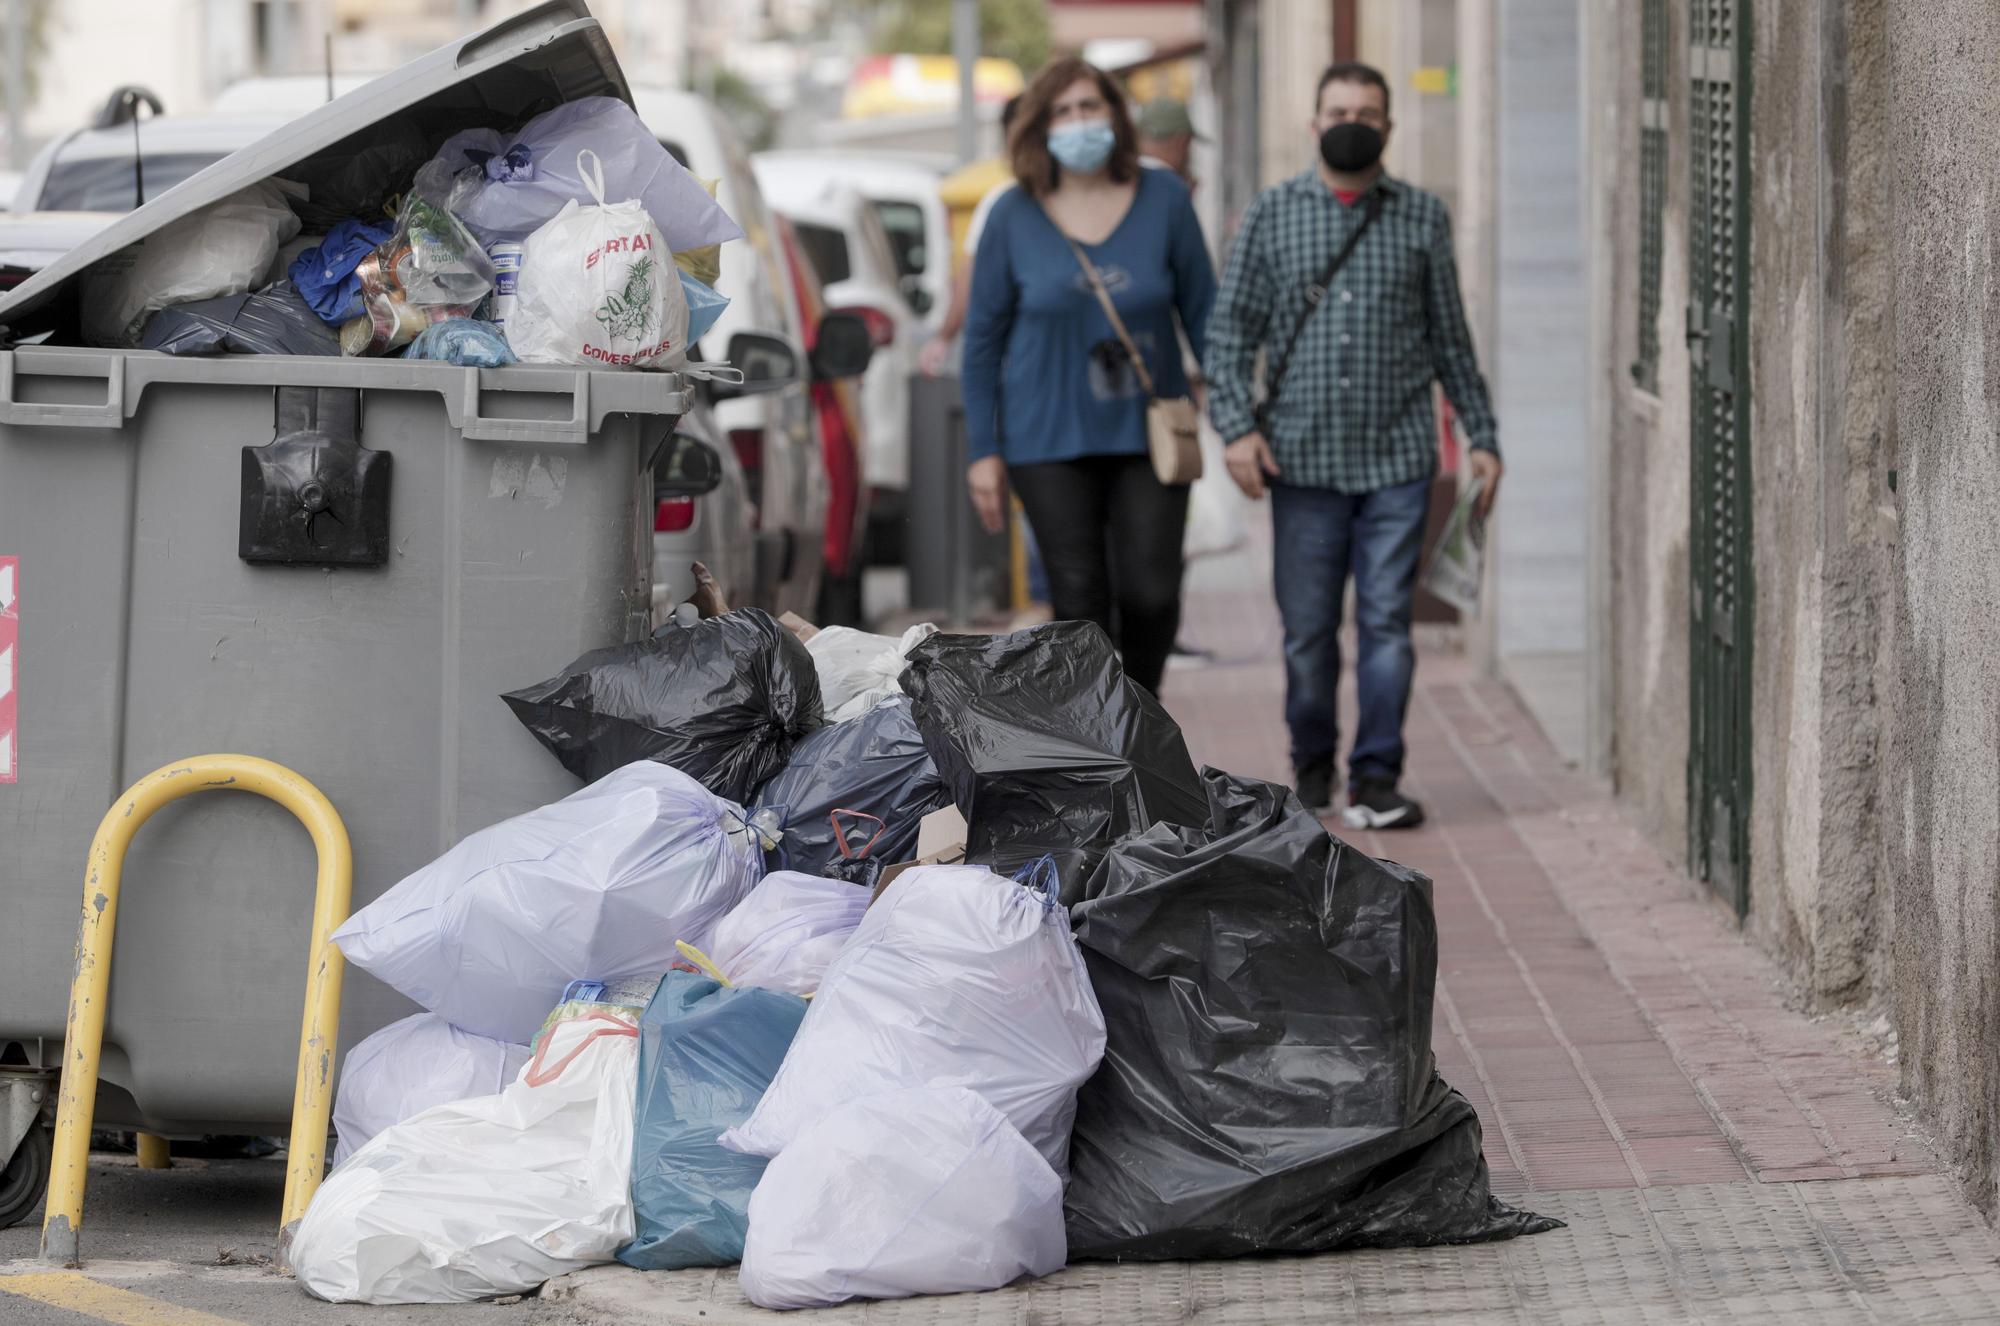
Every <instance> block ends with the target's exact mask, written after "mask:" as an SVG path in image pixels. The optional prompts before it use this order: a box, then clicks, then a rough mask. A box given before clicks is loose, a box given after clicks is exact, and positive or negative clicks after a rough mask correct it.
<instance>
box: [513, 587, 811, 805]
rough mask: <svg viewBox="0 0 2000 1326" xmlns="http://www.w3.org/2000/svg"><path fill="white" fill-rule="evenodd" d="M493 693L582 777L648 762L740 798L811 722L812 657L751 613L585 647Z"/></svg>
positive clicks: (590, 779) (781, 763) (776, 765)
mask: <svg viewBox="0 0 2000 1326" xmlns="http://www.w3.org/2000/svg"><path fill="white" fill-rule="evenodd" d="M500 698H501V699H503V700H505V701H506V702H507V704H508V706H509V707H510V708H512V709H513V711H514V716H515V717H516V718H518V719H520V720H521V722H522V723H523V724H525V725H526V727H527V729H528V731H530V732H532V733H534V734H535V736H536V737H537V738H539V739H540V741H541V743H542V744H543V745H544V746H547V747H548V748H549V750H550V751H552V752H553V753H554V754H555V757H556V758H557V759H558V760H561V761H562V764H563V767H564V768H565V769H568V770H569V771H570V772H571V773H573V774H575V775H576V776H577V777H579V778H581V779H583V780H584V781H585V782H587V783H594V782H596V781H597V780H598V779H600V778H602V777H604V775H606V774H608V773H610V772H611V771H612V770H613V769H618V768H622V767H623V766H625V765H627V764H630V763H632V762H633V761H634V760H658V761H659V762H660V763H662V764H670V765H672V766H673V767H674V768H676V769H678V770H680V771H681V772H682V773H684V774H686V775H687V776H688V777H690V778H693V779H696V780H698V781H700V782H701V783H702V784H704V785H705V786H706V787H707V788H708V790H709V791H711V792H713V793H715V794H716V795H717V796H721V797H727V798H728V799H729V800H731V801H735V802H739V803H740V802H743V801H746V800H748V799H749V798H750V796H751V795H752V794H753V793H754V792H755V791H756V789H757V788H758V787H759V786H761V785H762V784H763V783H764V782H765V780H767V779H769V778H770V777H771V776H772V775H773V774H776V773H777V772H778V771H779V770H781V769H783V768H784V767H785V761H786V760H787V759H788V758H790V756H791V753H792V747H793V746H794V745H796V744H797V743H798V741H799V739H800V738H801V737H803V736H805V735H806V733H808V732H810V731H812V730H813V729H814V728H817V727H819V726H820V723H821V713H820V698H819V674H818V673H817V672H815V671H814V670H813V662H812V655H810V654H808V653H806V647H805V646H804V645H802V644H800V643H799V641H798V637H796V636H794V635H793V634H792V633H791V632H790V631H787V630H786V629H785V628H784V627H782V626H780V625H778V623H777V622H775V621H773V620H772V619H771V615H770V614H769V613H767V612H764V611H763V610H762V609H759V608H743V609H739V610H738V611H736V612H730V613H725V614H723V615H722V616H720V617H711V618H709V619H707V620H706V621H699V622H696V623H695V624H694V625H692V626H689V627H686V628H683V629H677V630H673V631H666V632H663V633H661V634H660V635H658V636H655V637H654V638H653V639H650V640H641V641H639V642H638V643H637V644H630V645H613V646H611V647H610V648H609V649H598V650H594V651H592V652H591V653H588V654H585V655H584V656H583V657H582V658H579V659H577V660H576V661H575V662H574V663H571V664H570V665H569V666H568V667H566V668H564V669H563V670H562V671H561V672H559V673H557V674H556V675H555V676H553V677H551V678H549V679H548V680H547V681H545V682H541V683H540V684H538V685H534V686H529V687H527V688H525V689H523V690H518V691H510V692H509V693H507V694H506V695H503V696H501V697H500Z"/></svg>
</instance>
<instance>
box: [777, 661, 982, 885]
mask: <svg viewBox="0 0 2000 1326" xmlns="http://www.w3.org/2000/svg"><path fill="white" fill-rule="evenodd" d="M950 799H951V793H950V791H949V790H948V789H947V788H946V787H945V785H944V780H943V779H942V778H940V777H939V776H938V771H937V766H936V765H935V764H933V763H931V754H930V751H929V749H928V748H927V747H926V746H925V745H924V735H923V733H922V732H920V731H919V730H918V729H917V720H916V715H915V713H914V711H913V709H912V707H911V704H910V697H909V696H907V695H898V696H895V697H893V698H892V699H888V700H884V701H882V703H880V704H878V705H876V706H875V707H874V708H873V709H870V710H869V711H868V712H867V713H865V714H862V715H861V716H860V717H859V718H850V719H847V720H846V721H845V722H840V723H829V724H828V725H827V726H825V727H822V728H818V729H815V730H814V731H812V732H809V733H807V734H806V737H805V739H804V740H803V741H801V742H799V744H798V745H797V746H795V747H793V749H792V753H791V758H790V759H789V760H788V761H787V762H786V764H785V767H784V768H783V769H781V770H779V771H778V772H777V773H775V774H773V775H772V776H771V780H770V781H769V782H767V783H765V784H764V786H762V787H761V788H759V789H757V796H756V799H755V800H754V801H753V802H752V803H751V804H750V806H749V809H750V810H751V811H752V813H755V812H757V811H761V810H771V811H774V812H776V814H775V818H776V820H777V822H778V824H779V826H780V828H781V830H782V833H781V836H780V837H779V840H778V846H777V848H776V849H775V850H772V851H769V852H767V853H765V858H764V859H765V864H766V865H768V866H769V867H770V868H771V869H773V870H798V871H803V872H804V873H806V874H808V875H831V874H834V873H835V872H836V869H837V868H838V867H840V866H841V864H842V863H843V862H844V861H850V860H853V859H856V858H866V859H868V860H872V861H880V862H885V863H894V862H897V861H904V860H907V859H909V857H910V855H911V854H912V852H913V850H914V849H915V848H916V845H917V830H918V828H919V826H920V825H921V824H922V822H923V818H924V816H926V815H928V814H930V813H931V812H932V811H934V810H937V809H939V808H940V807H942V806H944V805H945V804H947V803H948V802H949V801H950ZM843 849H844V850H843ZM841 877H842V878H845V879H853V878H854V877H853V876H851V875H845V874H843V875H842V876H841ZM857 882H863V883H866V882H871V881H869V880H868V879H866V878H865V877H864V878H863V879H860V880H858V881H857Z"/></svg>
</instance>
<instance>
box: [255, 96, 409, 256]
mask: <svg viewBox="0 0 2000 1326" xmlns="http://www.w3.org/2000/svg"><path fill="white" fill-rule="evenodd" d="M430 159H431V143H430V140H429V139H428V138H426V137H425V136H424V133H423V131H422V130H421V129H419V128H418V127H417V126H416V125H415V124H413V123H411V122H410V121H408V120H386V121H383V122H382V123H380V124H377V125H375V126H373V127H371V128H370V129H369V130H368V132H367V133H366V134H362V135H357V136H356V137H355V138H350V139H348V140H347V141H346V142H345V143H343V144H341V145H340V146H338V147H335V148H332V149H330V150H328V151H325V152H322V153H320V154H319V155H317V156H315V157H314V158H312V160H310V161H307V162H302V163H300V164H299V165H297V166H294V167H292V169H291V170H289V171H288V172H286V178H288V179H295V180H297V181H298V182H299V183H300V184H303V185H305V186H306V196H305V197H304V198H297V199H294V200H293V201H292V211H293V212H295V213H296V214H297V215H298V218H299V224H300V225H301V226H302V227H303V228H304V231H305V233H306V234H308V235H324V234H325V233H326V232H327V231H329V230H331V229H332V228H333V227H334V226H335V225H337V224H338V223H340V222H341V221H345V220H348V219H351V218H359V219H360V220H363V221H379V220H381V219H382V217H383V216H385V215H386V214H387V211H388V204H389V201H390V200H391V199H392V198H394V197H395V196H396V195H397V194H399V193H402V192H404V191H405V190H407V189H408V188H409V187H410V180H411V178H412V177H413V176H414V175H415V174H416V173H417V168H418V167H419V166H421V165H423V164H424V163H425V162H426V161H429V160H430Z"/></svg>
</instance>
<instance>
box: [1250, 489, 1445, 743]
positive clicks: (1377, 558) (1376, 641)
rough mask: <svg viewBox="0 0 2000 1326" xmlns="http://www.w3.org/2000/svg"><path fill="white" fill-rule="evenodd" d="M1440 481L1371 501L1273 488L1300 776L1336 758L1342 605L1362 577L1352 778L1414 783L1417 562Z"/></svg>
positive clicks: (1357, 591) (1277, 572) (1288, 715)
mask: <svg viewBox="0 0 2000 1326" xmlns="http://www.w3.org/2000/svg"><path fill="white" fill-rule="evenodd" d="M1430 500H1431V481H1430V480H1429V479H1419V480H1417V481H1415V482H1413V483H1406V484H1398V485H1397V486H1396V487H1394V488H1382V489H1378V490H1377V491H1375V492H1372V493H1336V492H1334V491H1332V490H1331V489H1327V488H1287V487H1283V486H1278V487H1274V488H1273V489H1272V490H1271V519H1272V527H1273V534H1274V542H1275V547H1274V557H1273V563H1274V564H1273V579H1274V581H1275V582H1276V589H1277V596H1278V612H1279V615H1280V616H1282V617H1283V618H1284V622H1285V722H1286V724H1287V725H1288V726H1289V727H1290V728H1291V730H1292V766H1293V767H1294V768H1297V769H1303V768H1305V767H1306V766H1307V765H1310V764H1313V763H1317V762H1319V761H1323V760H1331V759H1333V757H1334V748H1335V746H1336V744H1337V743H1338V740H1339V735H1340V734H1339V718H1338V713H1337V711H1336V709H1335V707H1334V702H1335V697H1336V696H1337V695H1338V693H1339V690H1340V616H1341V600H1342V598H1343V596H1344V595H1345V594H1346V590H1347V576H1348V573H1349V571H1352V572H1353V574H1354V597H1355V615H1356V617H1357V621H1356V623H1355V625H1356V628H1357V635H1358V637H1359V645H1360V657H1359V658H1357V659H1356V660H1355V668H1354V671H1355V689H1356V692H1357V695H1358V698H1359V700H1360V712H1361V722H1360V725H1359V727H1358V728H1357V730H1356V731H1355V734H1354V747H1353V749H1352V750H1351V751H1349V752H1348V757H1347V776H1348V778H1349V780H1350V781H1359V780H1360V779H1363V778H1368V779H1382V780H1384V781H1386V782H1390V783H1394V782H1395V781H1396V780H1397V779H1399V778H1400V777H1402V773H1403V717H1404V715H1405V714H1406V713H1408V711H1409V708H1410V679H1411V678H1412V677H1413V676H1414V675H1415V673H1416V669H1417V655H1416V650H1415V648H1414V647H1413V646H1412V645H1411V644H1410V618H1411V615H1412V613H1413V612H1414V610H1415V607H1416V591H1417V559H1418V557H1419V556H1420V555H1421V554H1422V552H1423V545H1424V520H1425V517H1426V516H1427V515H1428V514H1429V512H1430Z"/></svg>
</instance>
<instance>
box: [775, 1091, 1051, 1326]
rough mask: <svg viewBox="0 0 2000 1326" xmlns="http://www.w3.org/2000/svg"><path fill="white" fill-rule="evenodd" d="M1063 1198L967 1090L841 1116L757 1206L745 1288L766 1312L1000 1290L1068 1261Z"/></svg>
mask: <svg viewBox="0 0 2000 1326" xmlns="http://www.w3.org/2000/svg"><path fill="white" fill-rule="evenodd" d="M1068 1252H1069V1248H1068V1243H1067V1240H1066V1239H1065V1237H1064V1235H1063V1187H1062V1180H1061V1179H1058V1178H1057V1177H1056V1174H1055V1171H1054V1170H1052V1169H1050V1168H1049V1166H1048V1162H1047V1161H1045V1160H1043V1159H1042V1157H1041V1155H1040V1153H1038V1152H1037V1151H1036V1150H1035V1148H1033V1147H1032V1146H1029V1145H1028V1143H1027V1141H1026V1140H1025V1139H1024V1138H1022V1136H1021V1134H1020V1133H1019V1132H1018V1131H1016V1129H1015V1128H1014V1125H1013V1124H1011V1123H1008V1122H1007V1118H1006V1116H1005V1115H1003V1114H1001V1113H1000V1112H999V1111H998V1110H996V1109H994V1108H993V1107H992V1106H991V1105H989V1104H987V1103H986V1101H985V1100H983V1099H982V1098H981V1097H980V1096H979V1095H978V1094H977V1093H975V1092H971V1091H967V1090H965V1089H964V1088H963V1087H944V1088H930V1087H917V1088H913V1089H910V1090H905V1091H894V1092H889V1093H886V1094H884V1095H880V1096H864V1097H862V1098H861V1099H859V1100H852V1101H849V1102H847V1103H846V1104H844V1105H841V1106H838V1107H836V1108H834V1109H831V1110H829V1111H828V1112H827V1113H826V1115H825V1117H824V1118H821V1119H820V1120H819V1121H817V1122H816V1123H814V1124H813V1125H812V1126H811V1127H810V1128H808V1129H806V1131H805V1132H803V1133H801V1134H799V1138H798V1143H797V1145H795V1146H790V1147H787V1148H785V1150H784V1151H783V1152H782V1153H781V1154H780V1155H779V1156H778V1158H777V1159H776V1160H773V1161H772V1162H771V1164H770V1167H769V1168H768V1169H766V1170H765V1171H764V1177H763V1178H762V1179H761V1180H759V1181H758V1184H757V1188H756V1191H755V1192H753V1193H752V1194H751V1195H750V1235H749V1238H748V1240H747V1241H746V1243H745V1246H744V1249H743V1268H742V1270H741V1271H740V1272H738V1275H737V1282H738V1283H739V1284H740V1285H741V1286H742V1288H743V1292H744V1293H745V1294H746V1295H748V1296H749V1299H750V1301H751V1302H752V1303H755V1304H757V1305H758V1306H759V1307H765V1308H811V1307H822V1306H825V1305H827V1304H832V1303H839V1302H842V1301H843V1300H845V1299H850V1298H907V1297H909V1296H910V1295H912V1294H955V1293H961V1292H965V1291H970V1290H979V1289H998V1288H999V1287H1000V1286H1002V1285H1004V1284H1008V1283H1010V1282H1012V1281H1014V1280H1016V1279H1018V1278H1020V1277H1021V1276H1023V1275H1049V1274H1051V1273H1053V1272H1055V1271H1059V1270H1061V1269H1062V1266H1063V1263H1064V1261H1065V1260H1067V1258H1068Z"/></svg>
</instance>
